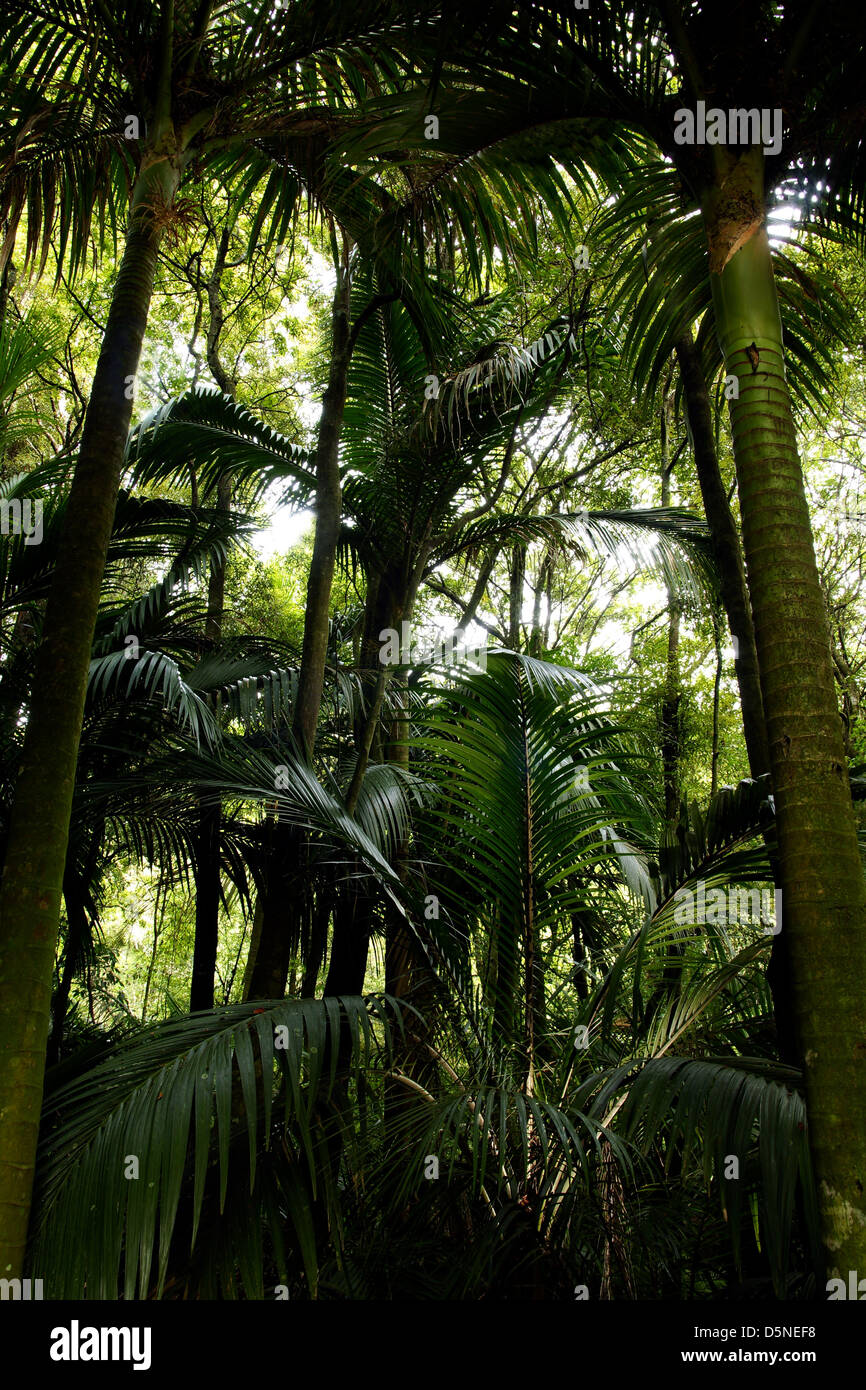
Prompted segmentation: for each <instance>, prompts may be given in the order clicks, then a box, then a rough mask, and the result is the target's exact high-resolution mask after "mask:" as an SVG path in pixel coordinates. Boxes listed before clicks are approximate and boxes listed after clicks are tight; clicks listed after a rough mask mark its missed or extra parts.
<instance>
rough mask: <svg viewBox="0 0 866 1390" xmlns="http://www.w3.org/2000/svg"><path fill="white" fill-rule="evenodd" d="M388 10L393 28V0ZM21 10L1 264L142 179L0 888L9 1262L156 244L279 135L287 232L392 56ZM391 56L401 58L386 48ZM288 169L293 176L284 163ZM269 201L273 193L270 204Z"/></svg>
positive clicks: (13, 1256) (375, 27) (72, 9)
mask: <svg viewBox="0 0 866 1390" xmlns="http://www.w3.org/2000/svg"><path fill="white" fill-rule="evenodd" d="M412 9H413V17H414V16H415V15H416V14H417V7H412ZM388 14H389V17H390V18H391V19H392V20H393V21H394V23H395V29H394V35H393V36H394V37H396V34H397V30H398V29H399V19H400V9H399V6H398V5H396V4H395V5H391V6H390V7H389V10H388ZM8 21H9V22H8V24H7V27H6V29H5V31H4V35H3V39H2V43H0V73H2V77H3V86H4V92H5V93H6V94H7V95H6V96H5V97H4V101H5V111H6V115H7V124H8V126H9V129H10V138H9V143H8V145H7V149H6V153H5V156H4V159H3V162H2V166H0V179H2V189H0V220H2V221H3V222H4V224H8V227H9V233H8V236H7V238H6V244H5V246H4V248H3V259H4V261H5V259H6V258H8V256H9V254H10V253H11V250H12V247H13V245H14V238H15V233H16V230H17V227H18V224H19V221H20V218H21V216H22V213H23V211H24V209H25V207H26V208H27V211H28V231H27V237H28V240H27V251H28V256H29V257H33V256H36V255H39V256H40V257H41V261H40V266H41V267H44V265H45V261H46V259H47V256H48V252H49V249H50V246H51V242H52V238H56V243H57V247H58V251H59V255H60V259H61V260H62V259H63V257H64V256H67V255H68V257H69V260H70V264H71V267H72V269H73V271H74V270H75V269H77V268H78V267H80V265H81V264H82V262H83V258H84V256H85V253H86V249H87V245H88V239H89V235H90V230H91V224H92V218H93V214H94V212H96V213H97V215H98V217H99V221H100V224H101V226H102V228H103V229H104V226H105V223H106V222H108V223H109V224H111V225H112V226H115V225H116V223H117V221H118V220H119V218H120V212H121V206H122V202H123V198H124V194H125V193H126V192H127V191H128V192H129V194H130V206H129V217H128V225H127V229H126V237H125V245H124V252H123V258H122V261H121V264H120V268H119V271H118V275H117V279H116V282H115V285H114V289H113V294H112V301H111V308H110V311H109V316H108V322H107V325H106V330H105V335H104V339H103V343H102V348H101V351H100V355H99V360H98V363H97V367H96V372H95V375H94V380H93V385H92V388H91V393H90V399H89V402H88V407H87V412H86V417H85V421H84V426H83V431H82V437H81V445H80V450H79V454H78V461H77V466H76V470H75V476H74V480H73V485H72V490H71V493H70V498H69V506H68V513H67V527H66V531H65V534H64V540H63V544H62V548H61V552H60V555H59V557H58V563H57V573H56V580H55V584H54V587H53V590H52V593H51V596H50V598H49V602H48V606H47V612H46V616H45V623H44V626H43V630H42V641H41V646H40V655H39V668H38V677H37V680H36V682H35V684H34V687H33V693H32V698H31V701H30V708H29V719H28V727H27V736H26V739H25V745H24V750H23V756H22V764H21V772H20V776H19V781H18V791H17V795H16V802H15V810H14V814H13V820H12V825H11V828H10V838H9V845H8V849H7V855H6V862H5V866H4V876H3V881H2V888H0V913H2V933H3V952H2V962H3V964H2V976H0V1052H2V1055H3V1057H4V1068H3V1081H2V1087H0V1113H2V1114H3V1116H4V1120H5V1124H4V1134H5V1147H4V1151H3V1155H2V1157H0V1265H2V1267H3V1269H4V1270H6V1269H7V1268H8V1270H11V1271H13V1272H14V1270H15V1269H17V1268H18V1266H19V1264H20V1260H21V1257H22V1252H23V1248H24V1240H25V1226H26V1213H27V1208H28V1201H29V1197H28V1194H29V1190H30V1183H31V1178H32V1155H33V1153H34V1151H35V1143H36V1131H37V1125H38V1102H39V1092H40V1088H41V1083H40V1081H39V1077H40V1075H41V1071H42V1066H43V1062H44V1045H45V1038H46V1036H47V1029H48V1009H49V999H50V980H51V971H52V963H53V955H54V949H55V944H56V940H57V927H58V922H59V914H60V897H61V887H62V878H63V866H64V862H65V853H66V840H67V836H68V830H69V816H70V809H71V805H72V795H73V787H74V779H75V765H76V753H77V745H78V739H79V735H80V730H81V720H82V715H83V709H84V699H85V689H86V680H87V667H88V663H89V660H90V646H91V640H92V636H93V629H94V624H95V621H96V613H97V608H98V604H99V594H100V585H101V580H102V573H103V569H104V564H105V556H106V553H107V548H108V544H109V538H110V535H111V525H112V517H113V513H114V507H115V502H116V498H117V491H118V487H119V483H120V469H121V463H122V458H123V450H124V446H125V441H126V435H127V430H128V427H129V423H130V418H131V412H132V405H133V392H132V385H133V383H134V380H135V375H136V371H137V369H138V362H139V355H140V351H141V344H142V340H143V336H144V332H145V329H146V325H147V317H148V310H149V305H150V299H151V294H152V290H153V283H154V276H155V273H156V266H157V257H158V252H159V247H160V244H161V242H162V241H163V239H164V237H165V236H166V235H167V234H168V233H169V232H171V234H177V232H178V231H179V230H180V229H181V228H182V225H183V220H184V217H185V216H186V215H187V212H185V210H184V205H183V202H182V201H179V200H178V193H179V190H180V188H181V186H182V184H183V183H184V181H185V180H186V181H190V180H195V179H197V178H200V177H202V174H203V172H204V170H205V168H207V169H208V170H210V169H218V168H219V169H221V170H222V171H223V172H225V171H226V170H227V169H229V168H231V171H232V176H233V177H234V178H235V180H236V183H237V182H239V183H241V184H243V187H242V188H240V190H239V191H238V192H237V195H236V197H237V201H236V206H240V205H241V203H242V201H243V199H244V198H245V197H246V196H248V193H249V189H250V187H251V186H253V184H256V183H258V181H259V179H260V177H261V173H262V169H263V168H264V169H266V170H268V171H269V172H271V173H274V162H273V156H272V155H270V156H268V155H265V154H264V152H263V146H262V142H264V141H267V139H268V138H276V139H278V140H280V139H281V140H282V146H283V148H282V163H283V166H284V167H283V169H281V170H279V171H278V172H277V173H276V174H275V178H276V180H277V181H278V183H279V186H280V197H279V200H278V212H277V214H275V217H276V220H275V222H274V223H273V225H272V226H271V228H270V234H271V235H273V233H274V231H276V229H277V227H278V226H279V225H281V226H282V227H283V228H285V227H286V225H287V222H286V218H287V215H289V216H290V214H291V210H292V208H296V207H297V204H298V197H299V192H300V189H301V186H302V184H304V182H305V181H308V180H309V178H310V171H311V170H312V171H313V173H312V178H313V179H314V180H320V176H321V151H322V147H323V145H324V143H326V142H327V138H328V135H329V134H330V133H332V132H333V130H334V129H335V128H336V126H338V125H339V120H340V115H341V114H342V117H343V119H345V118H346V115H347V113H349V112H350V111H351V108H352V105H353V103H354V100H355V93H357V92H358V91H361V90H363V89H364V87H365V86H366V84H367V83H368V82H370V81H372V82H374V83H376V85H377V86H378V87H379V89H382V88H384V89H385V90H387V89H388V83H389V80H390V79H389V76H388V72H382V73H380V74H379V75H378V77H377V78H376V77H373V75H372V67H371V66H370V64H373V65H375V60H374V59H373V58H372V56H371V55H372V54H373V52H375V51H379V52H381V51H383V49H384V45H383V41H382V23H381V21H382V7H381V5H380V4H378V3H375V2H374V3H371V4H369V5H361V6H359V7H354V8H353V10H352V12H351V14H350V15H348V14H347V12H346V10H345V7H340V6H339V5H336V4H329V5H326V6H324V7H323V6H322V5H321V4H320V3H318V0H316V3H315V4H313V3H309V0H296V3H293V4H291V5H289V6H281V7H279V9H278V10H277V11H276V12H275V13H274V12H272V9H271V7H270V6H269V5H261V6H260V7H258V8H256V7H252V8H251V7H250V6H248V5H246V4H240V3H234V0H230V2H229V3H227V4H222V5H219V6H217V7H213V6H205V7H204V8H203V9H201V8H198V9H193V8H190V7H189V6H185V5H184V6H181V5H176V4H175V0H162V3H161V4H160V5H158V6H154V5H152V4H150V3H145V2H144V0H126V3H125V4H124V5H123V6H122V7H121V9H120V10H118V11H115V12H114V13H113V14H112V15H110V16H109V15H108V14H107V12H106V11H105V10H104V8H102V7H99V8H98V9H96V10H94V9H93V8H92V7H91V6H90V5H89V4H87V3H85V0H65V2H64V3H63V4H62V5H61V6H59V7H57V8H55V9H53V10H51V11H46V10H45V9H44V7H42V6H39V5H37V4H35V3H33V0H13V4H12V5H11V6H10V8H9V13H8ZM385 52H386V54H390V55H391V56H392V57H393V49H391V50H387V49H385ZM359 65H360V66H359ZM386 66H387V67H388V69H389V71H390V72H392V73H393V72H395V71H398V69H399V63H397V65H396V66H394V65H393V64H391V65H389V64H386ZM398 81H399V78H398ZM70 93H71V94H70ZM130 108H132V109H131V110H130ZM298 122H300V126H301V134H300V138H299V137H298V135H296V134H295V132H294V125H295V124H296V123H298ZM285 168H289V169H294V170H295V173H296V177H295V178H291V177H286V174H285V172H284V170H285ZM274 198H275V190H272V191H271V192H270V194H269V198H268V202H269V203H270V204H271V205H272V204H273V203H274ZM262 220H263V219H262ZM262 220H260V222H259V226H258V228H257V229H256V230H257V234H258V232H259V231H261V223H262ZM22 983H23V984H24V988H25V993H26V998H27V1000H28V1009H27V1011H26V1013H24V1014H22V1011H21V1008H20V991H21V989H22Z"/></svg>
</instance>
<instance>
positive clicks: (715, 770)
mask: <svg viewBox="0 0 866 1390" xmlns="http://www.w3.org/2000/svg"><path fill="white" fill-rule="evenodd" d="M713 647H714V648H715V653H716V669H715V674H714V675H713V734H712V748H711V751H710V795H711V796H715V794H716V792H717V791H718V786H719V697H720V695H721V690H722V624H721V619H720V617H719V614H718V613H715V612H714V613H713Z"/></svg>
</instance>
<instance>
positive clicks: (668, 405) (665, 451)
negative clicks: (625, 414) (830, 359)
mask: <svg viewBox="0 0 866 1390" xmlns="http://www.w3.org/2000/svg"><path fill="white" fill-rule="evenodd" d="M672 421H673V398H672V396H671V394H670V376H668V378H667V380H666V382H665V384H664V388H663V391H662V408H661V472H662V497H661V501H662V506H663V507H669V506H670V504H671V468H672V466H673V465H672V464H671V458H670V453H671V450H670V436H671V424H672ZM682 612H683V606H682V604H681V603H680V601H679V599H678V598H677V596H676V594H675V593H674V591H673V590H672V588H671V587H670V585H668V615H669V616H668V651H667V660H666V662H665V688H664V695H663V697H662V708H661V752H662V780H663V785H664V800H665V823H666V824H667V825H669V826H670V825H675V824H676V821H677V819H678V817H679V812H680V756H681V754H680V745H681V739H680V720H681V714H680V705H681V702H682V682H681V680H680V655H679V654H680V620H681V618H682Z"/></svg>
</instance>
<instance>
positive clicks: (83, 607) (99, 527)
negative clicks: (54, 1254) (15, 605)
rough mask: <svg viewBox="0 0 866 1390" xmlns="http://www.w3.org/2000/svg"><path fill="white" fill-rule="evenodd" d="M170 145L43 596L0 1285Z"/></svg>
mask: <svg viewBox="0 0 866 1390" xmlns="http://www.w3.org/2000/svg"><path fill="white" fill-rule="evenodd" d="M178 182H179V163H178V156H177V149H176V145H175V141H174V135H173V132H172V131H171V129H170V127H168V128H167V129H164V131H163V137H162V139H161V141H160V144H159V146H158V147H157V152H156V153H155V154H152V155H149V156H148V155H145V157H144V161H143V165H142V173H141V175H140V176H139V179H138V183H137V185H136V192H135V195H134V200H133V207H132V212H131V217H130V230H129V233H128V235H127V240H126V247H125V250H124V255H123V260H122V262H121V266H120V271H119V273H118V276H117V281H116V284H115V288H114V294H113V297H112V302H111V309H110V311H109V315H108V323H107V325H106V330H105V337H104V339H103V343H102V350H101V352H100V354H99V360H98V362H97V365H96V373H95V375H94V379H93V388H92V391H91V395H90V402H89V404H88V408H87V415H86V418H85V422H84V429H83V431H82V437H81V448H80V451H79V456H78V463H77V466H76V469H75V476H74V478H73V482H72V488H71V491H70V496H69V503H68V506H67V512H66V520H65V523H64V530H63V536H62V538H61V541H60V546H59V550H58V556H57V567H56V573H55V578H54V582H53V584H52V588H51V593H50V595H49V598H48V602H47V605H46V612H45V624H44V627H43V637H42V644H41V647H40V651H39V656H38V659H37V669H36V677H35V680H34V683H33V693H32V697H31V702H30V719H29V722H28V726H27V733H26V736H25V740H24V750H23V756H22V762H21V769H20V773H19V778H18V784H17V787H16V793H15V803H14V806H13V810H12V817H11V824H10V832H9V845H8V850H7V854H6V862H5V866H4V873H3V883H2V888H0V1128H2V1133H3V1144H2V1152H0V1274H2V1275H4V1276H7V1277H9V1276H11V1277H13V1278H14V1277H16V1276H18V1275H20V1271H21V1267H22V1262H23V1258H24V1248H25V1243H26V1238H27V1224H28V1219H29V1213H30V1196H31V1190H32V1184H33V1165H34V1160H35V1154H36V1141H37V1135H38V1130H39V1114H40V1108H41V1102H42V1078H43V1071H44V1067H45V1047H46V1039H47V1036H48V1025H49V1010H50V1001H51V984H52V976H53V969H54V953H55V950H56V946H57V932H58V925H59V919H60V894H61V888H62V883H63V873H64V866H65V861H66V843H67V838H68V834H69V818H70V814H71V809H72V793H73V787H74V783H75V769H76V760H77V754H78V741H79V738H80V735H81V723H82V718H83V714H84V696H85V690H86V686H87V673H88V668H89V665H90V649H91V642H92V639H93V631H94V627H95V624H96V614H97V609H98V607H99V598H100V592H101V586H102V575H103V571H104V569H105V558H106V554H107V551H108V543H109V539H110V536H111V528H112V523H113V520H114V509H115V505H116V501H117V492H118V488H119V484H120V470H121V463H122V459H123V450H124V445H125V443H126V435H127V431H128V429H129V422H130V416H131V413H132V390H131V386H132V382H133V381H134V379H135V373H136V371H137V368H138V361H139V356H140V353H141V344H142V340H143V338H144V333H145V328H146V326H147V316H148V310H149V307H150V300H151V295H152V292H153V283H154V276H155V274H156V262H157V248H158V246H159V241H160V237H161V235H162V226H163V222H162V219H161V218H159V217H154V216H153V214H152V211H151V209H150V207H148V204H151V205H152V204H154V203H159V204H164V205H166V206H170V205H171V202H172V199H173V198H174V194H175V192H176V190H177V186H178Z"/></svg>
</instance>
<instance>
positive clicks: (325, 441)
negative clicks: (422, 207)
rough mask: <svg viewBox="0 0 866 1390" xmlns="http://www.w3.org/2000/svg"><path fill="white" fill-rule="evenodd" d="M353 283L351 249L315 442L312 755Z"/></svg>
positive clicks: (307, 648) (303, 720) (300, 708)
mask: <svg viewBox="0 0 866 1390" xmlns="http://www.w3.org/2000/svg"><path fill="white" fill-rule="evenodd" d="M350 292H351V285H350V279H349V265H348V252H347V253H346V256H345V259H344V263H343V264H342V265H340V266H339V267H338V268H337V286H336V289H335V291H334V303H333V309H332V314H331V366H330V371H329V374H328V386H327V389H326V391H325V396H324V399H323V401H322V415H321V419H320V420H319V437H318V444H317V446H316V538H315V541H314V543H313V558H312V561H311V563H310V574H309V579H308V582H307V607H306V617H305V620H304V642H303V647H302V650H301V669H300V674H299V676H298V703H297V708H296V710H295V717H294V733H295V737H296V738H297V740H298V744H299V746H300V748H301V750H302V752H303V754H304V755H305V756H306V758H307V759H310V758H312V755H313V744H314V742H315V737H316V725H317V723H318V719H319V708H320V706H321V703H322V690H323V688H324V683H325V656H326V653H327V650H328V629H329V620H330V605H331V585H332V584H333V580H334V568H335V566H336V562H337V542H338V540H339V535H340V520H341V508H342V488H341V486H340V434H341V432H342V428H343V414H344V411H345V406H346V385H347V378H348V372H349V361H350V358H351V348H352V343H351V334H350V331H349V305H350Z"/></svg>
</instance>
